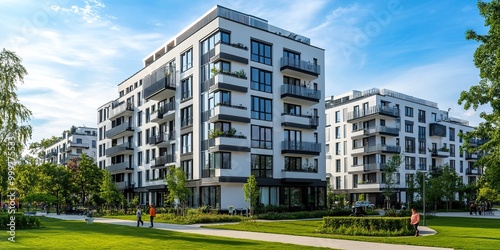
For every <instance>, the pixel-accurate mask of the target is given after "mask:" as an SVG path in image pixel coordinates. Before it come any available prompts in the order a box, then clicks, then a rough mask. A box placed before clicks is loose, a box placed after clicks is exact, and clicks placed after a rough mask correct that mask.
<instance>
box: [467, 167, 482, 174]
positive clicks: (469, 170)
mask: <svg viewBox="0 0 500 250" xmlns="http://www.w3.org/2000/svg"><path fill="white" fill-rule="evenodd" d="M465 174H466V175H483V170H482V169H480V168H467V169H465Z"/></svg>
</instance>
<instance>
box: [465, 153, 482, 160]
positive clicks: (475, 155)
mask: <svg viewBox="0 0 500 250" xmlns="http://www.w3.org/2000/svg"><path fill="white" fill-rule="evenodd" d="M479 158H481V155H480V154H478V153H465V160H468V161H477V160H479Z"/></svg>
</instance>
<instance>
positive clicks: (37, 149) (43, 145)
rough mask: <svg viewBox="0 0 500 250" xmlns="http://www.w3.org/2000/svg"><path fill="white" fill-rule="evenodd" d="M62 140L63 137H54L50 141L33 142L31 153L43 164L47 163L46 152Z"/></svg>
mask: <svg viewBox="0 0 500 250" xmlns="http://www.w3.org/2000/svg"><path fill="white" fill-rule="evenodd" d="M61 139H62V138H61V137H56V136H52V137H51V138H48V139H42V140H41V141H40V142H33V143H31V144H30V147H29V149H30V153H31V154H33V155H36V156H37V157H38V158H39V159H41V161H42V162H45V151H46V150H47V148H48V147H50V146H51V145H52V144H54V143H56V142H58V141H60V140H61Z"/></svg>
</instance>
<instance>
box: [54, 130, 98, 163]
mask: <svg viewBox="0 0 500 250" xmlns="http://www.w3.org/2000/svg"><path fill="white" fill-rule="evenodd" d="M96 152H97V129H96V128H89V127H72V128H71V130H66V131H64V132H63V133H62V137H61V139H60V140H59V141H57V142H56V143H54V144H52V145H50V146H49V147H48V148H47V149H46V150H45V160H46V161H47V162H50V163H54V164H60V165H66V163H68V161H70V160H73V159H74V158H81V155H82V154H86V155H87V156H89V157H90V158H92V159H94V161H96V160H97V157H96V156H97V154H96Z"/></svg>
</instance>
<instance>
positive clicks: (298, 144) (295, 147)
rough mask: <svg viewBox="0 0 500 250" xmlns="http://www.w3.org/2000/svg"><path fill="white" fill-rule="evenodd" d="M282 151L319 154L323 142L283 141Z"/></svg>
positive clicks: (283, 152) (284, 152) (286, 152)
mask: <svg viewBox="0 0 500 250" xmlns="http://www.w3.org/2000/svg"><path fill="white" fill-rule="evenodd" d="M281 153H282V154H304V155H319V154H320V153H321V144H320V143H315V142H303V141H282V142H281Z"/></svg>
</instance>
